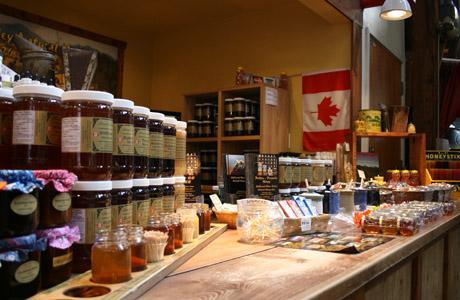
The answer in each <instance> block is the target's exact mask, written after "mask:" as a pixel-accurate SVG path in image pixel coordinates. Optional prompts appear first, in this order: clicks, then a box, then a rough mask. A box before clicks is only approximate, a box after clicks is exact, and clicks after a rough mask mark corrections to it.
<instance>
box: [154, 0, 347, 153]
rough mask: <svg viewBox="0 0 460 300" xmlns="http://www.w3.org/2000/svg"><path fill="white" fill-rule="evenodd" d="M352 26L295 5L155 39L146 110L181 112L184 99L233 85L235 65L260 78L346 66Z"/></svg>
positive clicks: (295, 95) (294, 146) (297, 80)
mask: <svg viewBox="0 0 460 300" xmlns="http://www.w3.org/2000/svg"><path fill="white" fill-rule="evenodd" d="M350 65H351V23H349V22H345V23H342V24H330V23H328V22H326V21H325V20H324V19H322V18H320V17H319V16H318V15H316V14H314V13H313V12H312V11H310V10H309V9H307V8H306V7H305V6H303V5H302V4H301V3H299V2H293V1H291V2H288V4H287V5H286V6H284V7H281V8H280V9H277V10H270V11H264V10H263V8H261V11H260V12H258V13H257V14H252V15H245V16H240V17H238V18H233V19H230V20H221V21H219V22H216V23H214V24H208V25H207V26H201V27H198V26H197V27H191V28H184V29H182V30H179V31H175V32H167V33H164V34H162V35H159V36H157V37H156V38H155V44H154V45H153V77H152V78H153V80H152V90H151V99H152V102H151V107H152V108H154V109H161V110H173V111H183V110H184V108H185V102H184V99H183V95H184V94H187V93H191V92H200V91H207V90H215V89H219V88H223V87H229V86H233V85H234V77H235V71H236V68H237V67H238V66H243V67H244V68H245V70H247V71H249V72H253V73H255V74H261V75H266V76H269V75H278V74H280V73H281V72H286V73H287V74H288V75H293V74H300V73H302V72H313V71H319V70H327V69H336V68H349V67H350ZM290 83H291V84H290V86H291V88H290V90H291V97H292V98H291V120H290V128H291V150H292V151H296V152H301V151H302V95H301V93H302V89H301V76H299V75H298V76H294V77H292V78H291V80H290Z"/></svg>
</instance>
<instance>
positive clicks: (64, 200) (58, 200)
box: [52, 193, 72, 211]
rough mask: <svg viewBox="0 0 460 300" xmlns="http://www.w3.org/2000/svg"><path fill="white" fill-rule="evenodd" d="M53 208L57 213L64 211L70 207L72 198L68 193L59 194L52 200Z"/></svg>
mask: <svg viewBox="0 0 460 300" xmlns="http://www.w3.org/2000/svg"><path fill="white" fill-rule="evenodd" d="M52 203H53V207H54V208H55V209H56V210H59V211H66V210H68V209H69V208H70V206H71V205H72V198H71V197H70V194H69V193H59V194H57V195H56V196H54V198H53V201H52Z"/></svg>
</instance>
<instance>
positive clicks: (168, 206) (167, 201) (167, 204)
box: [163, 195, 176, 213]
mask: <svg viewBox="0 0 460 300" xmlns="http://www.w3.org/2000/svg"><path fill="white" fill-rule="evenodd" d="M175 200H176V199H175V197H174V195H165V196H163V212H165V213H173V212H174V202H175Z"/></svg>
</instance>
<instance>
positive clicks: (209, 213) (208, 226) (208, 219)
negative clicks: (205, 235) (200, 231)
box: [201, 203, 212, 231]
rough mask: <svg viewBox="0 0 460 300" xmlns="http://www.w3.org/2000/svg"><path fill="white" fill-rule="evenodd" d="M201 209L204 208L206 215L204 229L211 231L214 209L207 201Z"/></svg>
mask: <svg viewBox="0 0 460 300" xmlns="http://www.w3.org/2000/svg"><path fill="white" fill-rule="evenodd" d="M201 209H202V210H203V215H204V230H205V231H209V230H211V216H212V211H211V210H210V209H209V204H206V203H203V204H201Z"/></svg>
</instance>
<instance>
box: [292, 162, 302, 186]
mask: <svg viewBox="0 0 460 300" xmlns="http://www.w3.org/2000/svg"><path fill="white" fill-rule="evenodd" d="M300 168H301V166H300V159H299V158H296V157H293V158H292V184H291V188H299V187H300V183H301V182H302V178H301V170H300Z"/></svg>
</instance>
